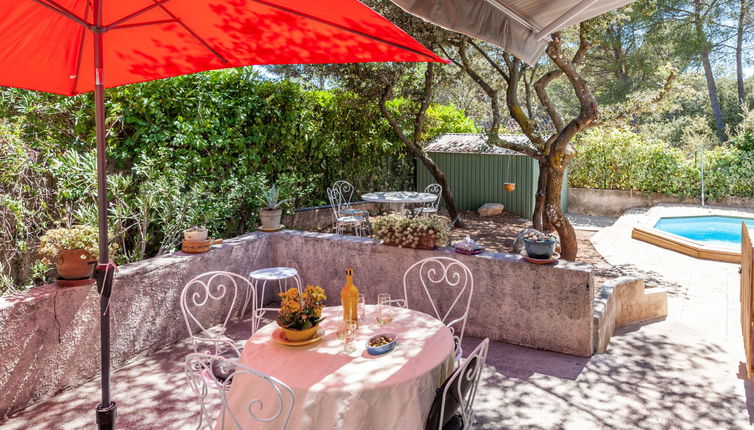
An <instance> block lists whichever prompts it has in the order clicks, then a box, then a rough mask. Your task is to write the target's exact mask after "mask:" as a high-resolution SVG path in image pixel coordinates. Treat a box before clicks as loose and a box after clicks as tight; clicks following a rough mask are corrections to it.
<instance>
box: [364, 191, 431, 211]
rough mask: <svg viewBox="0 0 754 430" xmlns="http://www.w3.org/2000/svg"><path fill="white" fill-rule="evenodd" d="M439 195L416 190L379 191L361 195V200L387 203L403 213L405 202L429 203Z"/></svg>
mask: <svg viewBox="0 0 754 430" xmlns="http://www.w3.org/2000/svg"><path fill="white" fill-rule="evenodd" d="M438 198H439V197H438V196H437V195H435V194H432V193H419V192H416V191H380V192H375V193H367V194H362V195H361V200H364V201H365V202H372V203H389V204H391V205H396V206H397V207H398V212H399V213H401V214H403V210H404V209H405V207H406V205H407V204H422V203H430V202H433V201H435V200H437V199H438Z"/></svg>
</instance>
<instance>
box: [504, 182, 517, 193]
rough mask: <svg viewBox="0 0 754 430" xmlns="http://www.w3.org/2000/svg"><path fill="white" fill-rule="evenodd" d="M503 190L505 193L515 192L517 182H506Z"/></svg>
mask: <svg viewBox="0 0 754 430" xmlns="http://www.w3.org/2000/svg"><path fill="white" fill-rule="evenodd" d="M503 189H504V190H505V191H514V190H515V189H516V183H515V182H506V183H504V184H503Z"/></svg>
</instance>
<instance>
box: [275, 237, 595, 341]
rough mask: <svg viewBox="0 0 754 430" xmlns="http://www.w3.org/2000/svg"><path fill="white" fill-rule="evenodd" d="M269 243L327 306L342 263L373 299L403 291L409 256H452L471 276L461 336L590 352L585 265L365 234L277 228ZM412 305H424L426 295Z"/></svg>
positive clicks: (339, 283)
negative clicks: (433, 247)
mask: <svg viewBox="0 0 754 430" xmlns="http://www.w3.org/2000/svg"><path fill="white" fill-rule="evenodd" d="M273 248H274V250H275V251H274V252H275V260H276V261H278V262H284V261H295V262H297V264H298V267H297V268H298V269H299V271H300V272H301V275H302V278H303V279H304V282H310V283H311V282H314V283H316V284H318V285H320V286H321V287H322V288H324V289H325V291H326V292H327V294H328V296H329V297H330V300H331V302H332V304H336V303H337V302H338V299H337V298H338V293H339V292H340V289H341V288H342V287H343V284H344V283H345V276H344V272H343V269H344V268H346V267H352V268H353V269H354V282H355V283H356V285H357V286H358V287H359V291H360V292H361V293H362V294H364V295H365V296H366V297H367V300H370V301H371V302H374V300H376V298H377V294H378V293H382V292H387V293H390V294H391V296H392V297H394V298H395V297H403V281H402V280H403V274H404V272H405V271H406V269H407V268H408V267H409V266H411V264H413V263H414V262H416V261H418V260H420V259H423V258H427V257H431V256H437V255H445V256H450V257H453V258H456V259H458V260H460V261H462V262H463V263H464V264H466V265H467V266H468V267H469V269H470V270H471V272H472V274H473V276H474V294H473V298H472V302H471V314H470V315H469V319H468V322H467V325H466V333H467V334H469V335H472V336H479V337H489V338H491V339H492V340H495V341H503V342H509V343H514V344H517V345H523V346H529V347H532V348H538V349H546V350H550V351H557V352H563V353H566V354H573V355H579V356H590V355H592V353H593V350H594V348H593V345H592V310H593V303H592V301H593V297H594V285H593V280H592V273H591V266H590V265H587V264H581V263H572V262H565V261H561V262H559V263H558V264H557V265H553V266H549V265H535V264H530V263H526V262H525V261H524V260H523V259H522V258H521V257H520V256H516V255H512V254H497V253H491V252H486V253H483V254H480V255H476V256H466V255H461V254H457V253H455V252H452V251H449V250H437V251H423V250H415V249H407V248H396V247H388V246H386V245H380V244H377V243H375V242H374V241H373V240H372V239H368V238H357V237H352V236H337V235H332V234H323V233H311V232H293V231H285V232H280V233H277V234H275V235H274V236H273ZM417 282H418V279H417ZM416 287H417V288H419V286H418V285H416ZM437 294H438V297H439V300H441V301H446V300H448V299H451V296H450V295H448V294H444V295H443V292H442V291H441V292H438V293H437ZM452 298H455V297H454V296H453V297H452ZM445 304H446V305H447V304H448V303H447V302H445ZM410 305H411V308H417V309H420V310H425V311H427V312H428V311H429V310H428V309H427V306H428V302H426V301H425V302H423V303H413V302H412V303H410Z"/></svg>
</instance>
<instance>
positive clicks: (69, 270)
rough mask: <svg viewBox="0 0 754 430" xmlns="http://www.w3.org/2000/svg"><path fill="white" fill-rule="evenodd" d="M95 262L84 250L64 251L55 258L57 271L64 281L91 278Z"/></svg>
mask: <svg viewBox="0 0 754 430" xmlns="http://www.w3.org/2000/svg"><path fill="white" fill-rule="evenodd" d="M95 262H96V260H95V259H94V257H92V255H91V254H90V253H89V252H87V251H86V250H84V249H62V250H60V251H59V252H58V255H57V256H56V257H55V269H56V270H57V271H58V275H60V277H61V278H63V279H84V278H91V277H92V269H94V263H95Z"/></svg>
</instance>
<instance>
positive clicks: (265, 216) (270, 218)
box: [259, 209, 283, 230]
mask: <svg viewBox="0 0 754 430" xmlns="http://www.w3.org/2000/svg"><path fill="white" fill-rule="evenodd" d="M282 216H283V210H282V209H259V218H261V219H262V228H263V229H265V230H274V229H276V228H280V218H281V217H282Z"/></svg>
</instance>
